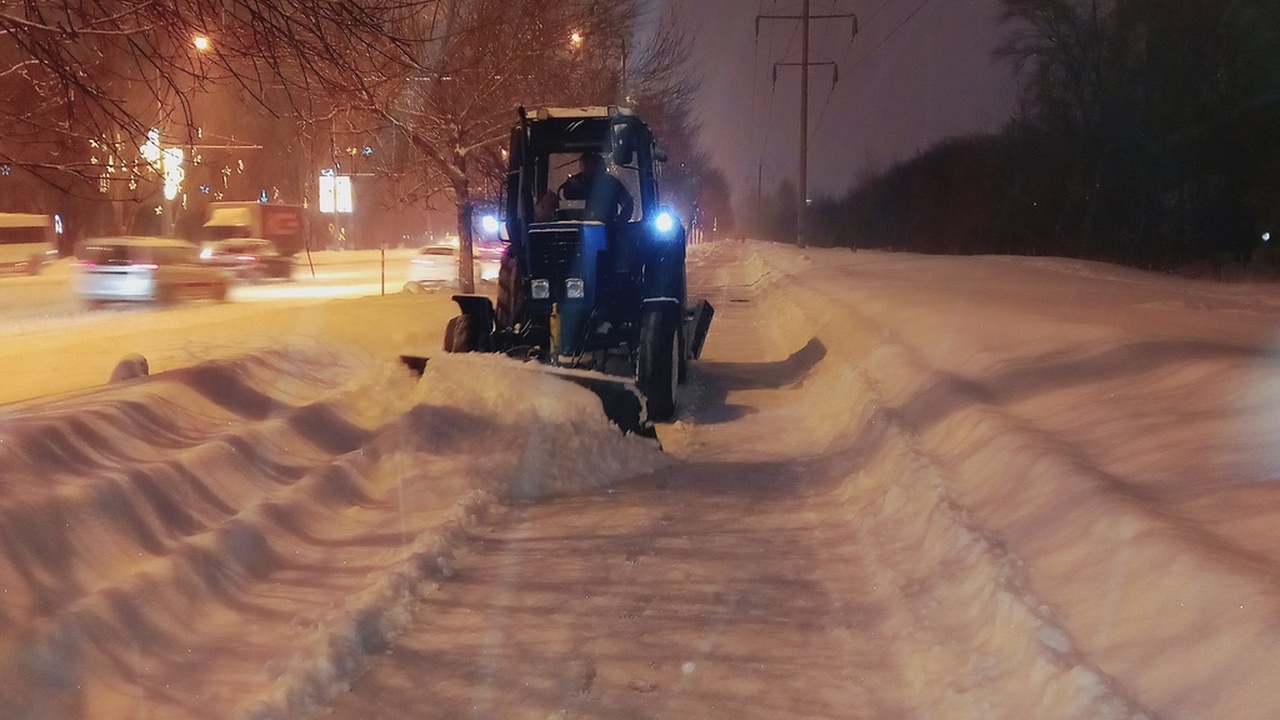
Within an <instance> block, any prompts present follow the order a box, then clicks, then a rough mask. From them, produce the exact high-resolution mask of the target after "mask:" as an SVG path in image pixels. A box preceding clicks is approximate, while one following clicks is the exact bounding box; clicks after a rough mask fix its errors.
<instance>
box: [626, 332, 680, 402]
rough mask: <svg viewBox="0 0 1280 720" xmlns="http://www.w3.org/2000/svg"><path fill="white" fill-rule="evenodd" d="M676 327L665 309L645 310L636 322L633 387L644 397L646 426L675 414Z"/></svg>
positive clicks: (677, 367) (678, 356)
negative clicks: (637, 343)
mask: <svg viewBox="0 0 1280 720" xmlns="http://www.w3.org/2000/svg"><path fill="white" fill-rule="evenodd" d="M679 334H680V323H679V322H678V317H677V313H675V312H673V311H671V310H670V309H669V308H662V309H657V310H646V311H645V313H644V315H643V316H642V317H641V319H640V354H639V358H638V359H637V362H636V385H637V386H638V387H639V388H640V392H642V393H644V396H645V405H646V408H647V409H648V413H649V420H650V422H665V421H667V420H670V419H671V418H672V417H673V416H674V415H675V414H676V386H677V384H678V383H679V379H680V377H679V376H680V338H679Z"/></svg>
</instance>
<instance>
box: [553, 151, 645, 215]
mask: <svg viewBox="0 0 1280 720" xmlns="http://www.w3.org/2000/svg"><path fill="white" fill-rule="evenodd" d="M582 155H583V153H582V152H581V151H574V152H563V153H551V154H550V155H549V156H548V157H547V185H546V187H545V188H540V189H539V190H540V192H539V193H538V195H539V197H541V196H543V194H544V193H550V194H554V195H555V196H556V199H557V202H558V205H557V206H556V209H555V219H557V220H609V219H610V218H604V217H596V215H599V214H600V212H599V211H598V210H596V211H595V212H593V211H592V209H591V208H589V207H588V203H587V201H586V199H585V198H584V197H582V195H581V193H575V192H574V191H573V190H572V188H573V186H574V182H573V181H572V180H570V178H572V177H573V176H575V175H578V174H579V173H580V172H581V170H582ZM599 157H600V162H602V163H604V172H605V173H606V174H608V175H609V176H612V177H613V178H615V179H617V180H618V181H619V182H620V183H621V184H622V187H623V188H625V190H626V194H627V195H628V196H629V199H630V206H631V212H630V214H629V215H626V216H624V217H617V218H616V219H617V221H618V222H636V221H638V220H640V218H641V216H642V208H641V207H640V174H639V170H638V168H637V167H636V166H635V165H634V164H632V165H629V166H623V165H615V164H613V158H612V157H611V156H610V154H609V153H601V154H600V156H599ZM566 186H568V188H569V190H568V192H565V190H566Z"/></svg>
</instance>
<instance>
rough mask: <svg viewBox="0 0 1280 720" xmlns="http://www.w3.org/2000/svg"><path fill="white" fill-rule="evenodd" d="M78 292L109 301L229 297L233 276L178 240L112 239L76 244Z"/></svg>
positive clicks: (82, 296) (164, 301)
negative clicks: (228, 291) (210, 263)
mask: <svg viewBox="0 0 1280 720" xmlns="http://www.w3.org/2000/svg"><path fill="white" fill-rule="evenodd" d="M75 270H76V272H75V278H74V280H73V283H74V287H75V291H76V294H77V295H78V296H79V297H80V299H81V300H83V301H84V302H85V303H86V304H88V305H90V306H94V305H100V304H102V303H106V302H151V303H162V304H167V303H172V302H177V301H179V300H194V299H202V298H203V299H209V300H215V301H219V302H220V301H222V300H225V299H226V298H227V287H228V285H230V276H229V274H228V273H227V272H225V271H224V270H222V269H221V268H218V267H214V266H212V265H209V264H207V263H205V262H202V261H201V260H200V248H199V247H197V246H196V245H194V244H192V243H189V242H186V241H185V240H178V239H174V238H156V237H111V238H97V239H94V240H87V241H85V242H83V243H81V244H80V246H79V247H77V248H76V264H75Z"/></svg>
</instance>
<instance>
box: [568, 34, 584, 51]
mask: <svg viewBox="0 0 1280 720" xmlns="http://www.w3.org/2000/svg"><path fill="white" fill-rule="evenodd" d="M584 39H585V38H584V37H583V35H582V33H581V32H579V31H577V30H574V31H573V32H572V33H570V34H569V45H571V46H573V48H574V49H575V50H576V49H577V48H580V47H582V42H583V40H584Z"/></svg>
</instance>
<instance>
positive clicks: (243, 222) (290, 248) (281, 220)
mask: <svg viewBox="0 0 1280 720" xmlns="http://www.w3.org/2000/svg"><path fill="white" fill-rule="evenodd" d="M305 212H306V211H305V210H303V209H302V208H301V207H299V206H297V205H279V204H274V203H261V202H215V203H210V204H209V219H208V220H206V221H205V223H204V228H203V232H202V238H201V239H202V240H203V241H204V245H205V247H206V248H209V247H212V246H213V244H214V243H217V242H220V241H223V240H231V239H236V240H245V239H257V240H266V241H268V242H270V243H271V244H272V246H274V248H275V252H276V255H277V256H278V257H281V258H292V257H293V256H294V255H296V254H297V253H299V252H302V251H303V250H305V249H306V247H307V242H306V235H305V233H304V228H305V224H304V222H303V221H304V217H305V215H304V213H305ZM284 267H286V268H288V269H290V272H292V267H293V263H292V262H290V263H289V264H288V265H285V266H284ZM273 277H285V278H287V277H289V275H288V274H286V275H283V276H273Z"/></svg>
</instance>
